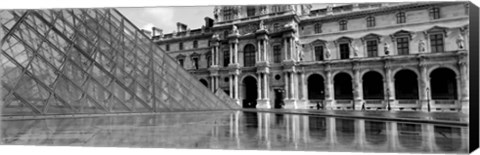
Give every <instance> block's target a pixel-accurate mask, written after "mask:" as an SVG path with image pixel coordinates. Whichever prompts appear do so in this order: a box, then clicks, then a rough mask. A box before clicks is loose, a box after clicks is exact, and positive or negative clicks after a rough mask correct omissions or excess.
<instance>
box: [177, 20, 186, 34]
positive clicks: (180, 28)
mask: <svg viewBox="0 0 480 155" xmlns="http://www.w3.org/2000/svg"><path fill="white" fill-rule="evenodd" d="M186 30H187V25H185V24H183V23H180V22H177V31H178V32H183V31H186Z"/></svg>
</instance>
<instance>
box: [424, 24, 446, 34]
mask: <svg viewBox="0 0 480 155" xmlns="http://www.w3.org/2000/svg"><path fill="white" fill-rule="evenodd" d="M447 30H448V28H446V27H440V26H433V27H432V28H430V29H428V30H426V31H425V32H424V33H426V34H432V33H442V34H443V35H445V36H447Z"/></svg>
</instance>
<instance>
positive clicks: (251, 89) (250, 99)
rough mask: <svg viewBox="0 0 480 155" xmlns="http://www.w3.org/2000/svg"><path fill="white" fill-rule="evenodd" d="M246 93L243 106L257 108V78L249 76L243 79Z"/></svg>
mask: <svg viewBox="0 0 480 155" xmlns="http://www.w3.org/2000/svg"><path fill="white" fill-rule="evenodd" d="M243 86H244V88H245V89H244V94H245V98H244V99H243V104H242V105H243V108H255V107H256V106H257V98H258V97H257V95H258V94H257V80H255V78H253V77H251V76H248V77H246V78H245V79H243Z"/></svg>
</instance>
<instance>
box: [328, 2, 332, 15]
mask: <svg viewBox="0 0 480 155" xmlns="http://www.w3.org/2000/svg"><path fill="white" fill-rule="evenodd" d="M332 14H333V8H332V6H331V4H328V5H327V15H332Z"/></svg>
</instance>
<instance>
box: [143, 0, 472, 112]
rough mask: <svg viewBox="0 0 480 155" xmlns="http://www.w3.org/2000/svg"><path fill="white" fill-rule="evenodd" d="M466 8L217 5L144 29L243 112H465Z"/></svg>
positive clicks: (452, 4)
mask: <svg viewBox="0 0 480 155" xmlns="http://www.w3.org/2000/svg"><path fill="white" fill-rule="evenodd" d="M468 9H469V6H468V3H467V2H423V3H361V4H338V5H326V6H325V7H318V8H314V7H312V5H266V6H265V5H264V6H247V5H245V6H216V7H215V8H214V11H213V19H212V18H209V17H205V25H204V26H202V27H201V28H193V29H190V28H189V27H188V26H187V25H185V24H183V23H180V22H178V23H177V30H176V31H175V32H173V33H163V32H162V30H161V29H160V28H153V30H144V31H145V32H146V33H149V34H150V35H151V36H152V39H153V40H154V42H155V43H157V44H158V46H160V48H162V49H163V50H165V51H166V52H167V53H168V54H169V55H170V56H171V57H172V58H174V59H176V61H177V62H178V63H179V64H180V65H182V66H183V67H184V68H185V69H187V71H189V72H190V73H191V74H193V75H194V76H195V77H196V78H197V79H198V80H199V81H200V82H201V83H203V84H204V85H205V86H206V87H208V88H210V89H211V90H212V91H217V90H223V91H225V92H226V93H227V94H229V95H230V97H231V98H233V99H234V100H235V101H236V102H237V104H239V105H242V106H243V107H244V108H267V109H270V108H271V109H274V108H275V109H277V108H283V109H312V108H313V109H334V110H337V109H349V110H414V111H463V112H467V111H468V108H469V106H468V103H469V94H468V92H469V78H468V77H469V76H468V74H469V71H468V68H469V62H468V55H469V51H468V49H469V45H468V43H469V32H468V31H469V16H468V13H469V11H468Z"/></svg>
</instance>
